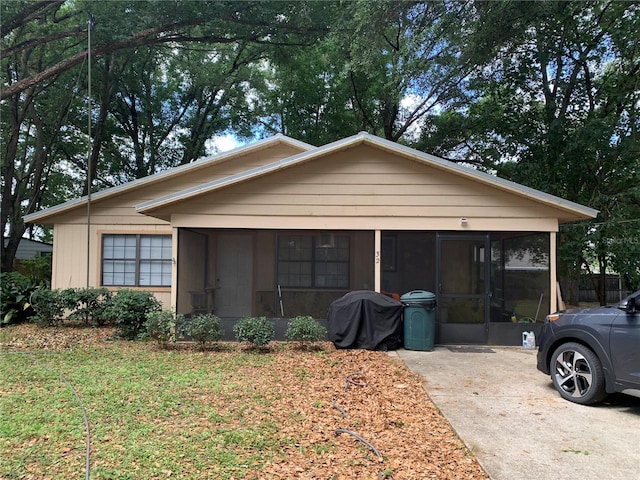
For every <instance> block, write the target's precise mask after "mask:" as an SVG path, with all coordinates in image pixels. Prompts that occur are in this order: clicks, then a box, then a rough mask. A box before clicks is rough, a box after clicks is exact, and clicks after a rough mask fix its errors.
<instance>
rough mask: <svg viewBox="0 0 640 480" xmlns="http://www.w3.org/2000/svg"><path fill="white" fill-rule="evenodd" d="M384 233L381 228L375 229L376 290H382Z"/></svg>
mask: <svg viewBox="0 0 640 480" xmlns="http://www.w3.org/2000/svg"><path fill="white" fill-rule="evenodd" d="M381 239H382V235H381V233H380V230H376V231H375V235H374V247H373V251H374V252H375V255H374V266H373V267H374V268H373V271H374V277H373V283H374V290H375V291H376V292H380V291H381V290H382V289H381V285H382V279H381V270H382V268H381V267H382V261H381V257H382V254H381V252H382V240H381Z"/></svg>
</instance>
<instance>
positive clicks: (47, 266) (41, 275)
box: [20, 255, 53, 286]
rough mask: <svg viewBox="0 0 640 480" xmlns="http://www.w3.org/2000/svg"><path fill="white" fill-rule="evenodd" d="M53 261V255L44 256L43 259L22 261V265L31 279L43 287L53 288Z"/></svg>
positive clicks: (35, 258)
mask: <svg viewBox="0 0 640 480" xmlns="http://www.w3.org/2000/svg"><path fill="white" fill-rule="evenodd" d="M52 260H53V257H52V256H51V255H44V256H42V257H34V258H30V259H25V260H21V261H20V264H21V265H22V268H23V269H24V272H25V273H26V274H27V276H28V277H29V278H32V279H33V280H34V281H36V282H39V283H41V284H42V285H47V286H51V264H52Z"/></svg>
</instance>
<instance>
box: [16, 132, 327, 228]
mask: <svg viewBox="0 0 640 480" xmlns="http://www.w3.org/2000/svg"><path fill="white" fill-rule="evenodd" d="M277 143H286V144H289V145H292V146H295V147H298V148H302V149H305V150H311V149H313V148H316V147H314V146H313V145H311V144H309V143H305V142H302V141H300V140H296V139H294V138H291V137H287V136H286V135H283V134H281V133H277V134H275V135H272V136H271V137H268V138H265V139H262V140H258V141H257V142H253V143H249V144H246V145H241V146H239V147H237V148H234V149H232V150H228V151H226V152H221V153H219V154H216V155H212V156H209V157H203V158H200V159H198V160H195V161H193V162H191V163H187V164H184V165H178V166H177V167H172V168H170V169H168V170H164V171H162V172H158V173H154V174H152V175H149V176H146V177H144V178H139V179H136V180H131V181H130V182H127V183H123V184H121V185H116V186H114V187H110V188H107V189H105V190H102V191H100V192H96V193H94V194H92V195H91V199H92V200H103V199H105V198H109V197H111V196H114V195H117V194H120V193H123V192H126V191H129V190H132V189H134V188H136V187H140V186H141V185H148V184H152V183H155V182H159V181H162V180H164V179H165V178H167V177H171V176H172V175H175V174H178V173H184V172H188V171H190V170H197V169H200V168H205V167H207V166H209V165H211V164H212V163H221V162H224V161H227V160H231V159H232V158H233V157H235V156H237V155H239V154H246V153H250V152H252V151H256V150H261V149H264V148H267V147H269V146H271V145H273V144H277ZM87 199H88V196H86V195H84V196H82V197H79V198H75V199H72V200H68V201H66V202H64V203H61V204H59V205H55V206H53V207H49V208H45V209H44V210H40V211H38V212H33V213H30V214H27V215H24V217H23V220H24V221H25V222H26V223H37V222H38V220H41V219H44V218H47V217H49V216H52V215H57V214H60V213H64V212H67V211H69V210H73V209H74V208H76V207H78V206H82V205H85V204H86V203H87Z"/></svg>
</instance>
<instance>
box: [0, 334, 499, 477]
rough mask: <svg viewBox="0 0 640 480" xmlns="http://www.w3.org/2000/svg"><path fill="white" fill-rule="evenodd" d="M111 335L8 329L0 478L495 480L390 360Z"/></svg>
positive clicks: (285, 346)
mask: <svg viewBox="0 0 640 480" xmlns="http://www.w3.org/2000/svg"><path fill="white" fill-rule="evenodd" d="M110 335H111V331H110V330H109V329H77V328H69V327H66V328H55V329H54V328H52V329H39V328H35V327H33V326H31V325H20V326H15V327H9V328H4V329H2V330H0V379H1V380H0V478H3V479H70V478H77V479H79V478H86V464H87V463H88V464H89V472H90V478H93V479H162V478H181V479H203V478H211V479H251V478H256V479H258V478H259V479H263V478H265V479H271V478H315V479H330V478H335V479H338V478H344V479H354V478H367V479H368V478H394V479H418V478H420V479H423V478H438V479H448V478H488V477H487V476H486V474H485V473H484V472H483V471H482V469H481V468H480V466H479V465H478V463H477V461H476V459H475V457H474V456H473V455H472V454H471V453H470V452H469V451H468V450H467V448H466V447H465V446H464V444H463V443H462V442H461V441H460V439H459V438H458V437H457V436H456V434H455V433H454V432H453V430H452V429H451V427H450V425H449V424H448V422H447V421H446V419H444V417H443V416H442V415H441V414H440V412H439V411H438V410H437V408H436V407H435V406H434V405H433V404H432V403H431V401H430V399H429V397H428V396H427V394H426V393H425V391H424V389H423V388H422V384H421V379H420V378H418V377H417V376H416V375H414V374H413V373H411V372H410V371H409V370H408V369H407V368H406V367H405V365H404V364H403V363H402V362H401V361H400V360H399V359H398V358H395V357H393V356H391V355H388V354H386V353H383V352H371V351H365V350H336V349H335V348H334V347H333V346H332V345H331V344H328V343H327V344H322V348H321V349H320V350H312V351H308V350H299V349H297V348H295V346H294V345H293V344H289V343H277V344H272V345H271V348H270V349H269V351H267V352H254V351H250V350H247V349H246V348H244V347H242V346H241V345H239V344H235V343H223V344H218V345H217V346H216V348H213V349H210V350H208V351H205V352H202V351H199V350H198V349H197V348H196V347H195V346H192V345H181V346H177V347H174V348H171V349H167V350H163V349H160V348H159V347H157V346H156V345H155V344H154V343H150V342H126V341H120V340H110V339H109V337H110ZM83 412H85V413H86V419H87V421H88V424H89V436H87V429H86V427H85V416H84V414H83ZM338 429H343V430H346V432H343V433H337V432H336V430H338ZM354 434H355V435H354ZM356 435H358V436H359V437H360V438H361V439H359V438H358V437H356ZM87 438H89V444H90V455H89V456H88V457H87V448H86V446H87ZM362 440H366V441H367V442H368V444H367V443H365V442H364V441H362Z"/></svg>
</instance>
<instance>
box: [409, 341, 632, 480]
mask: <svg viewBox="0 0 640 480" xmlns="http://www.w3.org/2000/svg"><path fill="white" fill-rule="evenodd" d="M536 353H537V351H536V350H523V349H522V348H516V347H466V346H461V347H436V349H435V350H434V351H432V352H419V351H412V350H398V351H397V354H398V356H399V357H400V358H401V359H402V360H403V361H404V362H405V363H406V365H407V366H408V367H409V368H410V369H411V370H412V371H414V372H415V373H417V374H419V375H421V376H422V377H423V378H424V381H425V389H426V391H427V392H428V394H429V396H430V397H431V399H432V400H433V402H434V403H435V404H436V405H437V406H438V408H439V409H440V411H441V412H442V413H443V414H444V416H445V417H446V418H447V419H448V420H449V423H450V424H451V425H452V426H453V428H454V429H455V430H456V432H457V433H458V435H459V436H460V438H461V439H462V440H463V441H464V442H465V444H466V445H467V446H468V447H469V449H471V451H472V452H473V453H474V454H475V455H476V456H477V458H478V460H479V461H480V463H481V465H482V466H483V468H484V469H485V471H486V472H487V473H488V474H489V475H490V476H491V478H492V479H494V480H526V479H536V480H563V479H567V480H569V479H571V480H574V479H580V480H604V479H612V480H613V479H616V480H627V479H628V480H637V479H638V478H640V398H634V397H630V396H626V395H613V396H611V397H609V399H608V400H607V401H606V403H604V404H601V405H599V406H597V407H584V406H581V405H577V404H574V403H571V402H567V401H566V400H563V399H562V398H560V396H559V395H558V393H557V392H556V391H555V389H554V388H553V385H552V384H551V380H550V379H549V378H548V377H546V376H545V375H543V374H542V373H540V372H539V371H538V370H537V369H536Z"/></svg>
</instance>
